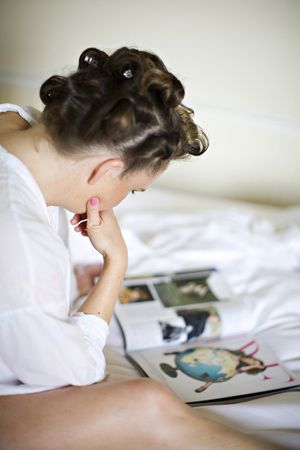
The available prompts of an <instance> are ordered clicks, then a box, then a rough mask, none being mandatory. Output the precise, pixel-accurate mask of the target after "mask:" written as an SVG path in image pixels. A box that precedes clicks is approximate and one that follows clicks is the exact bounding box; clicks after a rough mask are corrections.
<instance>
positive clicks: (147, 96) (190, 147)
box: [40, 47, 208, 174]
mask: <svg viewBox="0 0 300 450" xmlns="http://www.w3.org/2000/svg"><path fill="white" fill-rule="evenodd" d="M40 97H41V100H42V102H43V103H44V104H45V108H44V110H43V112H42V116H41V121H42V123H43V124H44V125H45V127H46V129H47V132H48V135H49V137H50V139H51V141H52V142H53V144H54V146H55V148H56V149H57V151H58V152H60V153H62V154H64V155H70V156H73V157H74V156H75V155H82V156H84V154H86V155H87V156H90V155H91V154H93V153H94V154H95V152H96V151H97V150H98V151H99V148H102V147H103V148H105V149H107V150H109V151H110V152H112V153H113V154H116V155H118V157H120V158H121V159H122V160H123V161H124V164H125V169H124V172H123V173H128V172H132V171H135V170H141V169H146V170H147V171H149V172H151V173H153V174H154V173H156V172H157V171H160V170H161V169H164V168H165V167H166V166H167V165H168V163H169V162H170V161H171V160H175V159H180V158H185V157H186V156H188V155H201V154H202V153H204V152H205V151H206V149H207V147H208V139H207V137H206V135H205V133H204V132H203V131H202V130H201V128H200V127H198V126H197V125H196V124H195V123H194V122H193V118H192V116H193V111H192V110H191V109H190V108H187V107H185V106H184V105H183V104H182V103H181V102H182V99H183V97H184V88H183V86H182V84H181V82H180V81H179V80H178V79H177V78H176V77H175V76H174V75H173V74H172V73H170V72H169V71H168V70H167V68H166V67H165V65H164V63H163V62H162V61H161V59H160V58H159V57H158V56H156V55H154V54H152V53H149V52H146V51H139V50H136V49H129V48H127V47H122V48H120V49H118V50H116V51H115V52H114V53H113V54H111V55H110V56H109V55H107V54H106V53H105V52H103V51H101V50H98V49H96V48H88V49H87V50H85V51H84V52H83V53H82V54H81V56H80V58H79V65H78V70H77V71H76V72H74V73H72V74H71V75H69V76H67V77H63V76H59V75H54V76H52V77H50V78H49V79H48V80H46V81H45V82H44V83H43V85H42V86H41V89H40Z"/></svg>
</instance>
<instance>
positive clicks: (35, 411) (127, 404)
mask: <svg viewBox="0 0 300 450" xmlns="http://www.w3.org/2000/svg"><path fill="white" fill-rule="evenodd" d="M183 448H188V449H189V450H194V449H195V450H196V449H203V450H209V449H214V450H217V449H222V450H225V449H230V450H234V449H239V450H240V449H241V448H243V449H249V450H250V449H263V448H267V446H263V445H261V444H257V443H253V442H252V441H251V440H248V438H246V437H245V436H243V435H241V434H239V433H236V432H234V431H232V430H230V429H228V428H225V427H223V426H222V425H219V424H216V423H213V422H209V421H207V420H206V419H204V418H202V417H201V416H200V415H199V414H197V413H195V412H194V411H193V410H192V409H191V408H189V407H188V406H186V405H184V404H182V403H181V402H180V401H179V400H178V399H177V398H176V397H175V396H174V395H173V394H172V393H171V392H170V391H169V390H168V389H166V388H165V387H164V386H162V385H161V384H159V383H157V382H155V381H152V380H148V379H137V380H130V381H126V382H118V383H109V382H102V383H95V384H92V385H90V386H84V387H75V386H69V387H66V388H61V389H56V390H52V391H47V392H42V393H37V394H26V395H14V396H4V397H0V449H1V450H82V449H85V450H119V449H120V450H135V449H136V450H144V449H147V450H152V449H153V450H160V449H165V450H167V449H170V450H171V449H172V450H177V449H178V450H182V449H183ZM273 448H274V446H273Z"/></svg>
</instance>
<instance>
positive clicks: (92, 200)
mask: <svg viewBox="0 0 300 450" xmlns="http://www.w3.org/2000/svg"><path fill="white" fill-rule="evenodd" d="M97 201H98V199H97V197H93V198H91V199H90V204H91V205H94V206H95V205H97Z"/></svg>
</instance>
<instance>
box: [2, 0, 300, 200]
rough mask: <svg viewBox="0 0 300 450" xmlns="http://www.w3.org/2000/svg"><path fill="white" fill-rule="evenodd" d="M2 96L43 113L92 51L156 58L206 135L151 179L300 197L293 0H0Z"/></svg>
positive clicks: (183, 186) (217, 193)
mask: <svg viewBox="0 0 300 450" xmlns="http://www.w3.org/2000/svg"><path fill="white" fill-rule="evenodd" d="M0 5H1V6H0V8H1V11H0V55H1V70H0V101H1V102H10V103H17V104H21V105H24V104H27V105H32V106H35V107H37V108H39V109H42V104H41V103H40V100H39V95H38V94H39V87H40V85H41V83H42V82H43V81H44V80H45V79H46V78H48V77H49V76H51V75H53V74H67V73H69V71H72V70H75V69H76V66H77V62H78V58H79V55H80V53H81V52H82V51H83V50H84V49H85V48H87V47H98V48H100V49H103V50H105V51H107V52H109V53H110V52H112V51H113V50H114V49H116V48H118V47H121V46H133V47H137V48H139V49H145V50H148V51H152V52H154V53H157V54H158V55H159V56H160V57H161V58H162V59H163V61H164V62H165V64H166V65H167V67H168V68H169V70H170V71H172V72H173V73H174V74H175V75H176V76H178V78H179V79H180V80H181V81H182V82H183V84H184V86H185V89H186V99H185V104H186V105H188V106H190V107H192V108H193V109H194V110H195V117H196V121H197V122H198V123H199V125H201V126H202V127H203V128H204V130H205V131H206V133H207V134H208V136H209V139H210V148H209V150H208V151H207V153H206V154H204V155H203V156H202V157H200V158H193V159H190V160H189V161H185V162H182V161H181V162H174V163H172V166H171V167H170V169H169V170H168V171H167V172H166V173H165V174H164V175H163V176H162V177H161V178H160V179H159V180H158V181H157V182H156V185H157V186H164V187H167V188H170V189H176V190H180V191H185V192H191V193H195V194H196V195H199V194H201V195H208V196H213V197H222V198H230V199H238V200H243V201H251V202H257V203H262V204H269V205H278V206H285V205H293V204H296V203H299V202H300V89H299V74H300V58H299V55H300V26H299V24H300V1H299V0H252V1H251V2H248V1H246V0H185V1H184V2H183V1H182V0H161V1H159V0H151V1H149V2H145V1H141V0H127V1H120V0H119V1H118V0H110V1H103V0H85V1H82V2H77V1H73V0H51V1H46V0H1V2H0Z"/></svg>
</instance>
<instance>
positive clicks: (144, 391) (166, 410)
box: [126, 378, 188, 428]
mask: <svg viewBox="0 0 300 450" xmlns="http://www.w3.org/2000/svg"><path fill="white" fill-rule="evenodd" d="M126 397H127V402H128V403H127V410H128V414H130V416H131V418H132V419H133V421H134V422H135V426H136V424H137V422H142V423H143V424H145V423H147V424H148V425H151V424H153V425H155V427H156V428H157V427H159V425H160V424H161V425H162V426H164V427H165V426H167V422H170V423H171V422H173V420H174V418H176V417H178V419H182V418H183V417H184V416H185V415H186V414H187V412H188V408H187V406H186V405H184V404H183V403H182V402H181V401H180V400H178V398H177V397H175V395H174V394H173V393H172V392H171V391H170V390H169V389H168V388H166V387H165V386H164V385H163V384H161V383H159V382H157V381H154V380H151V379H148V378H141V379H136V380H130V381H129V382H127V395H126ZM173 423H174V422H173Z"/></svg>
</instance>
